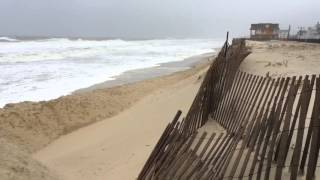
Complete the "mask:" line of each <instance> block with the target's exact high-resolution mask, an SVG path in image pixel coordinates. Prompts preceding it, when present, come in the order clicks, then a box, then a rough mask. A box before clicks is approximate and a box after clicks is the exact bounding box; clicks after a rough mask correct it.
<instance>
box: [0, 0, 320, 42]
mask: <svg viewBox="0 0 320 180" xmlns="http://www.w3.org/2000/svg"><path fill="white" fill-rule="evenodd" d="M319 20H320V0H263V1H262V0H0V35H11V36H12V35H17V36H22V35H24V36H77V37H78V36H81V37H120V38H155V37H224V34H225V32H226V31H227V30H229V31H231V34H232V35H233V36H238V35H245V34H248V33H249V31H248V28H249V25H250V23H257V22H279V23H280V26H281V27H282V28H287V26H288V25H289V24H292V25H293V27H294V28H296V27H297V26H301V25H303V26H309V25H313V24H315V23H316V22H317V21H319Z"/></svg>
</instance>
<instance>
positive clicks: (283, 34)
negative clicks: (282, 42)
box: [279, 29, 289, 39]
mask: <svg viewBox="0 0 320 180" xmlns="http://www.w3.org/2000/svg"><path fill="white" fill-rule="evenodd" d="M288 38H289V30H287V29H284V30H282V29H281V30H279V39H288Z"/></svg>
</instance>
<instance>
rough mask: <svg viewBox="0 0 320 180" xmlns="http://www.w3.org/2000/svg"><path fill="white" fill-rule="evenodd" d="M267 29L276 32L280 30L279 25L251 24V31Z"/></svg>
mask: <svg viewBox="0 0 320 180" xmlns="http://www.w3.org/2000/svg"><path fill="white" fill-rule="evenodd" d="M265 28H272V29H275V30H279V24H273V23H258V24H251V28H250V30H257V29H265Z"/></svg>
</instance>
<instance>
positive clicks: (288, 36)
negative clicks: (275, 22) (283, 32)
mask: <svg viewBox="0 0 320 180" xmlns="http://www.w3.org/2000/svg"><path fill="white" fill-rule="evenodd" d="M290 30H291V25H290V24H289V29H288V35H287V40H289V39H290Z"/></svg>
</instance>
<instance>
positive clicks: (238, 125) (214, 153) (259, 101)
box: [138, 39, 320, 180]
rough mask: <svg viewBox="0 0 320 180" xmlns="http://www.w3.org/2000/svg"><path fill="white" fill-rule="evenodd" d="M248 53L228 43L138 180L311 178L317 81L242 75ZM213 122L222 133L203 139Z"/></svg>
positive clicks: (319, 125)
mask: <svg viewBox="0 0 320 180" xmlns="http://www.w3.org/2000/svg"><path fill="white" fill-rule="evenodd" d="M249 54H250V52H249V51H248V49H247V48H246V46H245V41H244V40H241V39H235V40H233V43H232V45H229V44H228V41H226V42H225V44H224V46H223V47H222V49H221V51H220V53H219V54H218V56H217V57H216V59H215V61H213V63H212V65H211V66H210V68H209V70H208V72H207V74H206V76H205V78H204V80H203V83H202V85H201V87H200V89H199V91H198V93H197V95H196V97H195V99H194V101H193V103H192V106H191V107H190V109H189V111H188V113H187V115H186V117H185V118H183V119H182V120H181V121H180V120H179V118H180V116H181V111H178V112H177V114H176V116H175V117H174V119H173V121H172V122H171V123H169V124H168V126H167V128H166V129H165V131H164V132H163V134H162V136H161V138H160V139H159V141H158V143H157V145H156V146H155V148H154V150H153V151H152V153H151V154H150V156H149V159H148V160H147V162H146V163H145V165H144V167H143V169H142V170H141V172H140V174H139V177H138V179H139V180H149V179H150V180H151V179H152V180H156V179H159V180H171V179H179V180H180V179H181V180H182V179H194V180H198V179H276V180H281V179H292V180H295V179H298V178H299V179H301V178H304V179H308V180H309V179H315V177H316V176H315V174H316V172H317V171H316V170H317V167H318V166H319V165H317V163H318V158H319V149H320V77H319V76H316V75H311V76H308V75H306V76H300V77H280V78H277V79H271V78H268V77H261V76H257V75H251V74H248V73H245V72H241V71H239V70H238V69H239V66H240V64H241V62H242V61H243V60H244V58H245V57H247V56H248V55H249ZM211 121H215V122H217V123H218V124H219V125H220V126H221V127H223V128H224V129H225V130H224V131H222V132H210V133H209V132H201V133H200V130H199V129H200V128H201V127H204V126H207V124H208V123H210V122H211ZM319 178H320V177H319Z"/></svg>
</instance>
